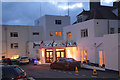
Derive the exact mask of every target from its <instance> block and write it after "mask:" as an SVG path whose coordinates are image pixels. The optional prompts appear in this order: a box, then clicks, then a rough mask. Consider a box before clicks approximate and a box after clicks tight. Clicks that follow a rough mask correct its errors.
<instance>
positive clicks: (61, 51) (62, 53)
mask: <svg viewBox="0 0 120 80" xmlns="http://www.w3.org/2000/svg"><path fill="white" fill-rule="evenodd" d="M59 58H65V50H64V49H56V60H57V59H59Z"/></svg>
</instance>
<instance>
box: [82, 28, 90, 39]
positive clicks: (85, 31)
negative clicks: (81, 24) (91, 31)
mask: <svg viewBox="0 0 120 80" xmlns="http://www.w3.org/2000/svg"><path fill="white" fill-rule="evenodd" d="M81 37H88V29H82V30H81Z"/></svg>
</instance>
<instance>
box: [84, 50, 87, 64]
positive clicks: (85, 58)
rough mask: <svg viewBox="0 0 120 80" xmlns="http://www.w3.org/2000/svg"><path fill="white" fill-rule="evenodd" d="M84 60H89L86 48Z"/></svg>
mask: <svg viewBox="0 0 120 80" xmlns="http://www.w3.org/2000/svg"><path fill="white" fill-rule="evenodd" d="M84 60H85V62H87V51H86V50H85V51H84Z"/></svg>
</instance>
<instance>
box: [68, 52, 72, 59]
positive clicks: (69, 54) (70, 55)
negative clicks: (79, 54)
mask: <svg viewBox="0 0 120 80" xmlns="http://www.w3.org/2000/svg"><path fill="white" fill-rule="evenodd" d="M67 56H68V58H72V54H71V53H70V50H67Z"/></svg>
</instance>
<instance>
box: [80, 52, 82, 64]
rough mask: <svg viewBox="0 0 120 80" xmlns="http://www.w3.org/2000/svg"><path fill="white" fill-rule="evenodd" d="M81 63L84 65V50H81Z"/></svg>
mask: <svg viewBox="0 0 120 80" xmlns="http://www.w3.org/2000/svg"><path fill="white" fill-rule="evenodd" d="M80 53H81V63H83V50H81V52H80Z"/></svg>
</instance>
